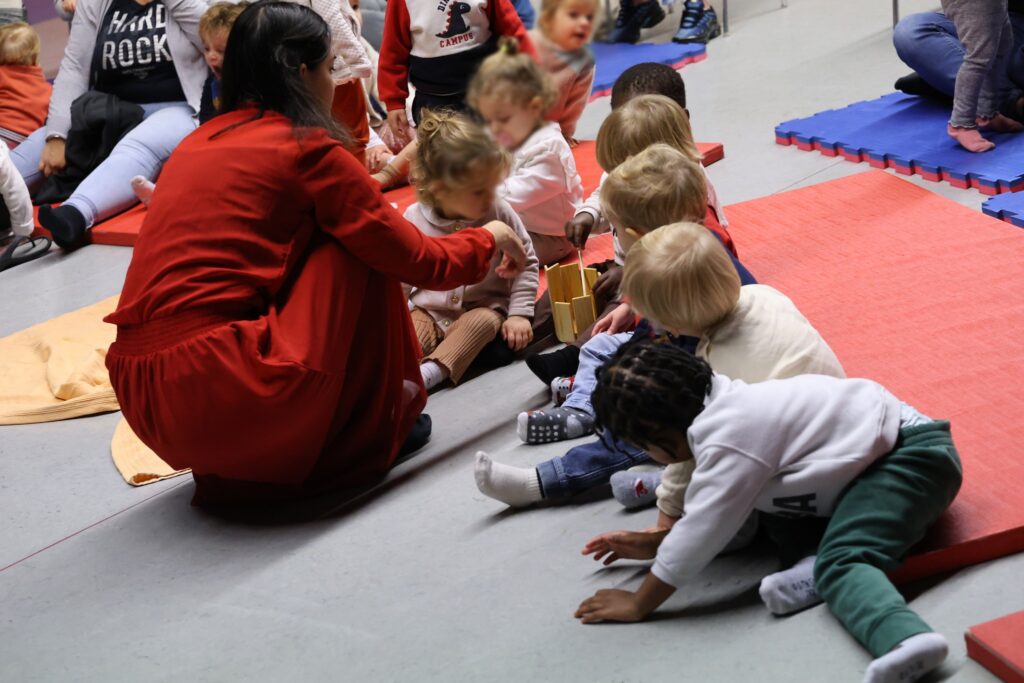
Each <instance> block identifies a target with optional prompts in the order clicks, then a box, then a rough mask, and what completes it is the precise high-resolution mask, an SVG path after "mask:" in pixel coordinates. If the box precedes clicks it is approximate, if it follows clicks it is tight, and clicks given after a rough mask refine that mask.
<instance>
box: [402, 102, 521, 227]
mask: <svg viewBox="0 0 1024 683" xmlns="http://www.w3.org/2000/svg"><path fill="white" fill-rule="evenodd" d="M510 163H511V162H510V160H509V156H508V153H507V152H505V150H503V149H502V148H501V147H500V146H499V145H498V143H496V142H495V141H494V140H492V139H491V136H490V135H488V134H487V131H485V130H484V129H483V128H482V127H480V126H479V125H477V124H476V123H473V122H472V121H470V120H469V119H468V118H466V117H465V116H463V115H462V114H457V113H454V112H450V111H445V110H441V111H438V112H432V111H429V110H425V111H424V112H423V119H422V120H421V121H420V125H419V127H418V128H417V129H416V157H415V159H414V160H413V166H412V181H413V184H415V186H416V195H417V197H418V199H419V201H421V202H423V203H424V204H427V205H429V206H432V207H435V208H436V207H437V198H436V197H434V195H433V194H432V193H431V191H430V186H431V185H432V184H434V183H435V182H440V183H441V184H443V185H444V186H445V187H447V188H452V189H456V188H459V187H460V186H463V185H466V184H467V183H469V182H471V181H473V180H476V179H479V178H481V177H482V176H483V174H484V173H486V172H487V171H490V170H500V171H501V172H502V173H504V172H506V171H508V167H509V165H510Z"/></svg>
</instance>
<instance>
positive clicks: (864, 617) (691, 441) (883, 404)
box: [575, 340, 962, 683]
mask: <svg viewBox="0 0 1024 683" xmlns="http://www.w3.org/2000/svg"><path fill="white" fill-rule="evenodd" d="M594 408H595V411H596V415H597V420H598V423H599V424H600V425H601V426H602V428H603V429H607V430H609V431H611V432H613V433H615V434H616V435H617V436H618V437H619V438H620V439H623V440H624V441H626V442H628V443H631V444H633V445H635V446H638V447H640V448H644V449H645V450H647V452H649V453H650V454H651V457H653V458H654V459H655V460H657V461H658V462H660V463H663V464H666V465H671V464H677V463H683V462H687V461H691V460H692V461H693V463H694V470H693V477H692V481H691V483H690V486H689V488H688V489H687V491H686V501H685V507H686V515H685V517H683V518H682V519H681V520H680V521H679V522H678V523H677V524H676V525H675V526H673V527H672V529H671V530H661V531H657V532H647V533H644V532H640V533H612V534H604V535H601V536H598V537H597V538H595V539H593V540H591V541H590V542H589V543H587V545H586V546H585V547H584V549H583V553H584V554H585V555H587V554H593V555H594V559H595V560H603V561H604V563H605V564H610V563H611V562H614V561H616V560H618V559H653V560H654V565H653V567H652V568H651V572H650V573H649V574H647V576H646V577H645V578H644V581H643V584H642V585H641V586H640V587H639V589H638V590H636V591H635V592H634V591H630V590H618V589H613V590H599V591H597V593H596V594H595V595H594V596H593V597H591V598H588V599H586V600H584V601H583V602H582V603H581V604H580V606H579V608H578V609H577V610H576V613H575V616H576V617H577V618H578V619H580V620H581V621H582V622H583V623H585V624H590V623H596V622H601V621H624V622H633V621H641V620H643V619H645V618H647V616H648V615H650V613H651V612H653V611H654V610H656V609H657V608H658V607H659V606H660V605H661V604H662V603H664V602H665V601H666V600H667V599H668V598H669V597H671V595H672V594H673V593H674V592H675V591H676V590H677V589H678V588H681V587H683V586H685V585H687V584H688V583H690V582H691V581H692V579H693V578H694V577H695V576H696V575H697V574H698V573H699V572H700V571H701V570H702V569H703V568H704V567H705V566H706V565H707V564H708V563H709V562H710V561H711V560H712V558H714V557H715V555H717V554H718V553H719V552H720V551H721V550H722V549H723V548H724V547H725V546H726V544H727V543H728V542H729V540H730V539H731V538H732V537H733V535H734V534H735V533H736V532H737V531H738V530H739V529H740V528H741V527H742V525H743V524H744V522H745V520H746V519H747V517H748V515H749V514H750V512H751V511H752V510H756V511H758V512H759V513H760V514H762V515H763V516H772V517H775V518H776V519H777V520H778V522H779V524H780V525H783V526H784V525H785V524H786V523H787V522H788V521H792V519H793V518H801V517H807V518H821V519H824V520H828V521H827V527H826V530H825V532H824V535H823V537H822V538H821V541H820V543H819V544H818V547H817V556H816V558H815V559H813V560H812V561H810V562H807V563H804V566H802V567H799V568H794V570H795V572H796V573H797V574H798V575H800V576H810V578H811V579H812V582H813V585H814V586H815V589H816V592H815V594H814V595H813V596H808V595H801V594H796V595H794V596H791V597H793V598H795V599H794V600H793V601H792V602H790V603H789V605H788V606H789V607H790V608H793V609H799V608H800V607H801V604H800V603H801V601H803V605H802V606H807V605H808V604H813V602H816V601H817V600H818V596H819V595H820V597H821V598H823V599H824V600H825V602H826V603H827V604H828V607H829V610H830V611H831V612H832V614H833V615H835V617H836V618H837V619H839V621H840V622H841V623H842V624H843V626H844V627H845V628H846V630H847V631H848V632H849V633H850V635H851V636H853V637H854V638H856V639H857V640H858V641H859V642H860V643H861V644H862V645H863V646H864V647H865V648H866V649H867V650H868V651H869V652H870V654H871V656H872V658H873V661H872V662H871V664H870V665H869V666H868V668H867V671H866V673H865V676H864V681H865V683H897V682H903V681H914V680H917V679H919V678H920V677H922V676H924V675H926V674H927V673H928V672H930V671H933V670H935V669H936V668H938V667H939V666H940V665H941V664H942V662H943V660H945V658H946V655H947V653H948V647H949V646H948V643H947V642H946V639H945V638H943V637H942V636H941V635H939V634H937V633H934V632H933V631H932V629H931V628H930V627H929V626H928V624H927V623H925V621H924V620H923V619H922V618H921V617H920V616H919V615H918V614H916V613H915V612H914V611H913V610H911V609H910V608H909V606H908V605H907V603H906V601H905V600H904V598H903V597H902V596H901V595H900V593H899V591H897V590H896V588H895V587H894V586H893V585H892V583H890V581H889V579H888V577H887V576H886V572H889V571H892V570H893V569H896V568H897V567H898V566H899V565H900V564H901V563H902V561H903V559H904V558H905V557H906V555H907V553H908V551H909V550H910V548H911V547H913V546H914V545H915V544H916V543H918V542H919V541H921V540H922V539H923V538H924V536H925V533H926V532H927V531H928V529H929V527H931V525H932V524H934V523H935V521H936V520H937V519H938V518H939V516H940V515H941V514H942V512H943V511H944V510H945V509H946V508H947V507H949V505H950V504H951V503H952V502H953V499H954V498H955V497H956V494H957V492H958V490H959V488H960V484H961V480H962V468H961V464H960V458H959V455H958V454H957V450H956V447H955V446H954V444H953V439H952V437H951V434H950V425H949V423H948V422H939V421H935V420H932V419H930V418H928V417H926V416H924V415H922V414H921V413H919V412H918V411H917V410H915V409H914V408H912V407H911V406H909V405H907V404H906V403H902V402H901V401H900V400H899V399H898V398H896V397H895V396H893V395H892V394H891V393H889V392H888V391H887V390H886V389H885V388H884V387H882V386H881V385H879V384H876V383H875V382H872V381H870V380H866V379H836V378H833V377H826V376H822V375H802V376H799V377H792V378H789V379H783V380H774V381H769V382H762V383H760V384H747V383H745V382H743V381H742V380H732V379H729V378H728V377H725V376H724V375H717V374H714V373H713V372H712V370H711V368H710V366H708V364H707V363H706V362H705V361H704V360H702V359H700V358H697V357H696V356H694V355H692V354H689V353H686V352H685V351H683V350H682V349H679V348H676V347H674V346H672V345H670V344H663V343H657V342H654V341H651V340H641V341H638V342H635V343H631V344H628V345H625V346H623V347H622V348H621V349H619V351H618V352H617V353H616V355H615V356H614V357H613V358H612V359H611V360H610V361H609V363H608V364H607V365H606V366H605V367H604V368H602V370H601V372H600V373H599V375H598V382H597V387H596V388H595V390H594ZM780 549H784V548H780ZM794 570H787V571H788V572H793V571H794ZM785 573H786V572H783V574H785ZM773 576H775V575H773ZM769 578H771V577H769ZM787 578H789V579H792V578H793V577H787ZM777 583H778V584H781V585H789V584H791V583H793V581H791V580H787V581H780V582H777ZM761 592H762V596H765V595H766V594H767V595H769V596H770V590H769V591H766V590H765V586H764V584H762V591H761ZM766 604H769V605H771V601H770V600H767V599H766Z"/></svg>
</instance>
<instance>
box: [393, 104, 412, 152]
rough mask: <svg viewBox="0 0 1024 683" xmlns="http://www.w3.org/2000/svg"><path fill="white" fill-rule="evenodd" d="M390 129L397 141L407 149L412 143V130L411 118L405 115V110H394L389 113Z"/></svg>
mask: <svg viewBox="0 0 1024 683" xmlns="http://www.w3.org/2000/svg"><path fill="white" fill-rule="evenodd" d="M388 128H390V129H391V134H392V135H394V136H395V140H396V141H397V142H398V143H399V144H401V146H402V147H405V146H406V145H408V144H409V143H410V142H412V130H411V129H410V128H409V117H407V116H406V115H405V109H404V108H402V109H392V110H391V111H389V112H388Z"/></svg>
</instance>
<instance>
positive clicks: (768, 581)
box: [758, 555, 821, 616]
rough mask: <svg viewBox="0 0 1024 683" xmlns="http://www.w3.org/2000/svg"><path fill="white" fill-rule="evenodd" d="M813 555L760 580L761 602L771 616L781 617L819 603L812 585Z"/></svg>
mask: <svg viewBox="0 0 1024 683" xmlns="http://www.w3.org/2000/svg"><path fill="white" fill-rule="evenodd" d="M815 559H816V556H815V555H811V556H809V557H805V558H804V559H802V560H800V561H799V562H797V563H796V564H795V565H793V566H792V567H790V568H789V569H787V570H785V571H782V572H776V573H774V574H769V575H768V576H766V577H764V578H763V579H761V588H760V589H759V591H758V592H759V593H760V594H761V601H762V602H764V604H765V607H767V608H768V611H770V612H771V613H772V614H777V615H779V616H782V615H784V614H792V613H793V612H798V611H800V610H802V609H804V608H805V607H810V606H811V605H817V604H818V603H819V602H821V598H820V597H819V596H818V589H817V588H816V587H815V585H814V560H815Z"/></svg>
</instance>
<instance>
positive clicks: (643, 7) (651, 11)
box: [608, 0, 665, 43]
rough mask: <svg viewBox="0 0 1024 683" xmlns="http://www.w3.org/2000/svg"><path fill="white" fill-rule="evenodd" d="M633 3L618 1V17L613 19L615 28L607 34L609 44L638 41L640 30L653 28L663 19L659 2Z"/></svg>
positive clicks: (649, 0) (663, 11)
mask: <svg viewBox="0 0 1024 683" xmlns="http://www.w3.org/2000/svg"><path fill="white" fill-rule="evenodd" d="M634 2H635V0H620V2H619V16H618V17H617V18H616V19H615V26H613V27H612V29H611V30H610V31H609V32H608V42H609V43H635V42H637V41H639V40H640V29H642V28H653V27H655V26H657V25H658V24H659V23H660V22H661V20H662V19H664V18H665V10H663V9H661V0H647V2H642V3H637V4H634Z"/></svg>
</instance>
